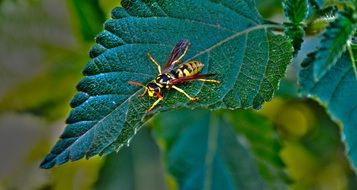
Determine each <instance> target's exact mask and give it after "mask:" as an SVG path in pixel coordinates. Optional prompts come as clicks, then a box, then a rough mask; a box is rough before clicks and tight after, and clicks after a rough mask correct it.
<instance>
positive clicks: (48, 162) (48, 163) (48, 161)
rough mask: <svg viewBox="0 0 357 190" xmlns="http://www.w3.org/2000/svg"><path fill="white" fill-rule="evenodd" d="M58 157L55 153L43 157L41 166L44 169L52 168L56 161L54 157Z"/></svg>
mask: <svg viewBox="0 0 357 190" xmlns="http://www.w3.org/2000/svg"><path fill="white" fill-rule="evenodd" d="M55 157H56V155H55V154H52V153H49V154H48V155H47V156H46V157H45V159H43V161H42V162H41V164H40V168H42V169H50V168H52V167H53V166H55V164H56V163H55V162H54V158H55Z"/></svg>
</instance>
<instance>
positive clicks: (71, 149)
mask: <svg viewBox="0 0 357 190" xmlns="http://www.w3.org/2000/svg"><path fill="white" fill-rule="evenodd" d="M122 6H123V7H124V8H115V9H114V10H113V12H112V17H113V19H110V20H108V21H107V22H106V23H105V25H104V28H105V31H104V32H102V33H100V34H99V35H98V36H97V38H96V42H97V44H96V45H95V46H94V47H93V49H92V50H91V52H90V55H91V57H92V58H93V59H92V60H91V61H90V62H89V63H88V64H87V66H86V68H85V69H84V71H83V73H84V75H85V77H84V78H83V79H82V80H81V82H80V83H79V84H78V86H77V89H78V91H79V92H78V93H77V95H76V96H75V97H74V98H73V100H72V102H71V106H72V107H73V110H72V111H71V113H70V115H69V117H68V119H67V121H66V122H67V124H68V126H67V127H66V129H65V131H64V133H63V134H62V136H61V139H60V140H59V141H58V142H57V144H56V145H55V147H54V148H53V149H52V151H51V153H50V154H49V155H48V156H47V157H46V158H45V160H44V161H43V163H42V164H41V167H43V168H51V167H53V166H54V165H55V164H63V163H65V162H67V161H68V160H78V159H81V158H83V157H84V156H86V157H87V158H88V157H91V156H94V155H96V154H108V153H110V152H112V151H114V150H119V149H120V147H121V146H123V145H126V144H128V143H129V141H130V139H131V138H132V136H133V135H134V134H135V133H136V132H137V130H138V129H139V128H140V127H141V126H142V125H143V124H144V123H145V122H146V121H147V119H149V118H150V117H152V116H153V115H154V114H155V113H158V112H160V111H165V110H169V109H173V108H179V107H190V108H198V107H199V108H210V109H222V108H229V109H235V108H249V107H254V108H259V107H260V106H261V105H262V103H263V102H264V101H269V100H270V99H271V97H272V95H273V93H274V91H275V90H276V89H277V87H278V83H279V80H280V78H281V77H283V76H284V74H285V70H286V66H287V65H288V64H289V63H290V61H291V51H292V48H291V45H290V43H289V41H288V39H287V38H285V37H283V36H275V35H273V34H272V33H271V32H270V31H269V29H270V28H271V27H276V26H272V25H264V24H261V19H260V16H259V14H258V13H257V10H256V9H255V8H254V4H253V3H252V1H248V0H246V1H243V0H241V1H237V2H236V1H231V0H221V1H214V2H211V1H201V0H179V1H158V2H156V1H150V2H142V1H128V0H127V1H123V2H122ZM181 39H188V40H189V41H190V42H191V47H190V50H189V51H188V52H187V54H186V56H185V57H184V58H183V61H187V60H198V61H201V62H202V63H204V64H205V67H204V69H203V71H202V73H215V74H216V75H215V76H214V78H215V79H217V80H220V81H221V84H219V85H215V84H207V83H206V84H204V83H202V82H192V83H190V84H184V85H181V87H182V88H183V89H184V90H185V91H186V92H187V93H188V94H190V95H192V96H197V97H199V98H200V101H199V102H189V101H188V99H187V98H186V97H185V96H183V95H182V94H180V93H178V92H175V91H174V90H171V91H170V92H169V93H167V94H165V99H164V101H163V102H161V103H160V104H159V105H158V106H157V107H156V108H155V109H154V110H153V111H151V112H150V113H149V114H146V113H145V110H146V109H147V108H149V106H150V105H151V104H152V103H153V102H154V101H155V100H152V99H149V98H148V97H143V98H138V95H139V94H140V93H142V89H141V88H138V87H136V86H132V85H129V84H128V81H137V82H140V83H143V84H146V83H148V82H149V81H150V80H152V79H154V77H155V76H157V75H158V73H157V71H156V66H155V65H154V64H152V63H151V62H150V61H149V59H148V58H147V56H146V53H147V52H150V53H151V54H152V55H153V56H154V57H155V59H156V60H157V61H158V62H159V63H161V64H162V63H165V61H166V59H167V57H168V54H169V52H170V50H171V49H172V48H173V46H174V45H175V44H176V43H177V42H178V41H179V40H181Z"/></svg>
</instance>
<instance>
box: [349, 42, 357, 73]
mask: <svg viewBox="0 0 357 190" xmlns="http://www.w3.org/2000/svg"><path fill="white" fill-rule="evenodd" d="M351 44H352V43H351V40H348V41H347V50H348V53H349V55H350V59H351V63H352V67H353V70H354V71H355V75H356V78H357V65H356V64H357V63H356V60H355V58H354V56H353V51H352V47H351Z"/></svg>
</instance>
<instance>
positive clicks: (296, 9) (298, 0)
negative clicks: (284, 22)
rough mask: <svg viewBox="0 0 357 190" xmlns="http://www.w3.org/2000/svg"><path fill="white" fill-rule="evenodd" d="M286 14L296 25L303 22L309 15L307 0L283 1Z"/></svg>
mask: <svg viewBox="0 0 357 190" xmlns="http://www.w3.org/2000/svg"><path fill="white" fill-rule="evenodd" d="M283 6H284V13H285V16H286V17H287V18H288V19H289V21H290V22H291V23H293V24H295V25H299V24H301V23H302V22H303V21H304V20H305V19H306V16H307V10H308V9H307V8H308V4H307V0H285V1H284V2H283Z"/></svg>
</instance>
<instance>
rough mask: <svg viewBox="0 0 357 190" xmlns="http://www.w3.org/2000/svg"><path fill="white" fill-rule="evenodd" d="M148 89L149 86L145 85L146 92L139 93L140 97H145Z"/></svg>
mask: <svg viewBox="0 0 357 190" xmlns="http://www.w3.org/2000/svg"><path fill="white" fill-rule="evenodd" d="M147 91H148V88H147V87H145V90H144V92H143V93H142V94H140V95H139V97H143V96H145V94H146V92H147Z"/></svg>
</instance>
